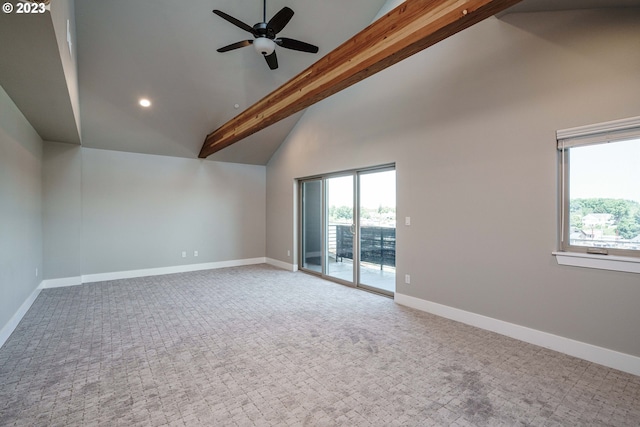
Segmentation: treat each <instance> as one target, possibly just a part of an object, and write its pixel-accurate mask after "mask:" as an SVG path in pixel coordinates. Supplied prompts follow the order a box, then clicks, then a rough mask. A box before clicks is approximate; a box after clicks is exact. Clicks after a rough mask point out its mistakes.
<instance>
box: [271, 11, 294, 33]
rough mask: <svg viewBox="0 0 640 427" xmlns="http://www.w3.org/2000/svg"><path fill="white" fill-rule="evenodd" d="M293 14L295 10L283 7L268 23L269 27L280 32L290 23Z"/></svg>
mask: <svg viewBox="0 0 640 427" xmlns="http://www.w3.org/2000/svg"><path fill="white" fill-rule="evenodd" d="M292 16H293V10H291V9H289V8H288V7H283V8H282V9H280V12H278V13H276V14H275V15H273V18H271V20H270V21H269V23H268V24H267V28H269V29H271V30H273V32H274V34H278V33H279V32H280V31H282V29H283V28H284V27H285V26H286V25H287V24H288V23H289V21H290V20H291V17H292Z"/></svg>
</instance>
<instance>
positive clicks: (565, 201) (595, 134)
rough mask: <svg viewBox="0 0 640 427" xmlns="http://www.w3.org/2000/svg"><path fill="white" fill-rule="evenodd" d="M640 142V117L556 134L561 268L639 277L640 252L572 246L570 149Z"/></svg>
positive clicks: (558, 259) (566, 130)
mask: <svg viewBox="0 0 640 427" xmlns="http://www.w3.org/2000/svg"><path fill="white" fill-rule="evenodd" d="M636 138H640V116H639V117H631V118H627V119H622V120H614V121H610V122H605V123H598V124H594V125H588V126H580V127H575V128H570V129H564V130H559V131H557V132H556V140H557V149H558V158H559V161H558V164H559V180H558V181H559V203H558V205H559V211H560V212H559V222H560V227H559V239H558V247H559V250H558V251H556V252H553V255H555V256H556V261H557V262H558V264H561V265H570V266H575V267H587V268H597V269H604V270H615V271H625V272H629V273H640V250H627V249H614V248H607V249H606V251H604V252H605V253H600V254H598V253H590V252H593V251H594V249H592V248H588V247H584V246H576V245H571V244H570V242H569V194H568V191H567V189H568V185H569V167H570V160H569V149H570V148H573V147H581V146H585V145H594V144H606V143H610V142H618V141H624V140H630V139H636Z"/></svg>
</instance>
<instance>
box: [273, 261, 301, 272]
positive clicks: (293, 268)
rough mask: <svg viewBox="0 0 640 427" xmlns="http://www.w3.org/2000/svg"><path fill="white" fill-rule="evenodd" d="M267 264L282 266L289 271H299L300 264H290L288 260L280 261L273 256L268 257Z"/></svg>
mask: <svg viewBox="0 0 640 427" xmlns="http://www.w3.org/2000/svg"><path fill="white" fill-rule="evenodd" d="M267 264H269V265H273V266H274V267H278V268H282V269H283V270H287V271H298V264H289V263H287V262H283V261H279V260H277V259H273V258H267Z"/></svg>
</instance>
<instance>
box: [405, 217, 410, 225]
mask: <svg viewBox="0 0 640 427" xmlns="http://www.w3.org/2000/svg"><path fill="white" fill-rule="evenodd" d="M404 225H411V217H410V216H405V217H404Z"/></svg>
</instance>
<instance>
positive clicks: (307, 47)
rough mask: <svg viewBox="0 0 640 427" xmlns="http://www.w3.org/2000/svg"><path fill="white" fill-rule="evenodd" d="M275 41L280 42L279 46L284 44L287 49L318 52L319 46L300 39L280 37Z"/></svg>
mask: <svg viewBox="0 0 640 427" xmlns="http://www.w3.org/2000/svg"><path fill="white" fill-rule="evenodd" d="M274 41H275V42H276V43H277V44H278V46H282V47H284V48H287V49H293V50H299V51H300V52H308V53H318V46H314V45H312V44H309V43H305V42H301V41H300V40H294V39H288V38H286V37H280V38H277V39H276V40H274Z"/></svg>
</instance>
